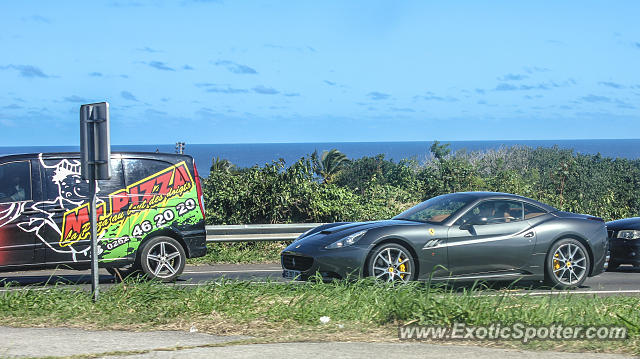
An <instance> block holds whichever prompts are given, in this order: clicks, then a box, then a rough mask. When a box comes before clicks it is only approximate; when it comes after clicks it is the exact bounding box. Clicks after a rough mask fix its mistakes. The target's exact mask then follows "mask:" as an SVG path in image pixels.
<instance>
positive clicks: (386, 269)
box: [373, 248, 412, 282]
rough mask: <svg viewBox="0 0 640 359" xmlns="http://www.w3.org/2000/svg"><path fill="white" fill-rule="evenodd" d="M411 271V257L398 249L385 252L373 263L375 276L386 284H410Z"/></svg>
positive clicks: (379, 254) (377, 256) (389, 249)
mask: <svg viewBox="0 0 640 359" xmlns="http://www.w3.org/2000/svg"><path fill="white" fill-rule="evenodd" d="M411 270H412V268H411V262H410V261H409V255H408V254H407V253H405V252H404V251H402V250H400V249H397V248H387V249H385V250H383V251H382V252H380V253H378V255H376V258H375V259H374V261H373V275H374V276H375V278H376V279H379V280H382V281H386V282H395V281H402V282H408V281H409V278H411Z"/></svg>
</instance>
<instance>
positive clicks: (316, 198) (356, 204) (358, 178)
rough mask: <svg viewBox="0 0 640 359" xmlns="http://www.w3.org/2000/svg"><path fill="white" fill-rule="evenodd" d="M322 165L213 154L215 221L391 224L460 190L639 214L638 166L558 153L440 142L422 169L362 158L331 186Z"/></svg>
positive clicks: (209, 187)
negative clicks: (238, 160)
mask: <svg viewBox="0 0 640 359" xmlns="http://www.w3.org/2000/svg"><path fill="white" fill-rule="evenodd" d="M336 152H338V153H337V154H336V155H341V153H339V151H336ZM314 159H315V161H314ZM315 162H317V159H316V158H315V157H314V156H313V155H312V156H311V157H310V158H301V159H300V160H299V161H297V162H295V163H294V164H292V165H291V166H289V167H287V166H286V164H285V162H284V161H283V160H278V161H274V162H272V163H268V164H266V165H264V166H263V167H258V166H255V167H251V168H242V169H238V168H235V167H234V166H233V165H231V164H230V163H228V161H226V160H221V159H219V158H215V159H214V160H213V161H212V167H211V173H210V175H209V177H208V178H206V179H204V181H203V190H204V194H205V202H206V208H207V223H209V224H243V223H296V222H336V221H363V220H376V219H385V218H390V217H392V216H394V215H396V214H398V213H400V212H401V211H403V210H405V209H407V208H409V207H411V206H412V205H415V204H417V203H418V202H420V201H423V200H426V199H428V198H431V197H434V196H437V195H441V194H445V193H451V192H461V191H495V192H508V193H514V194H519V195H523V196H526V197H531V198H534V199H537V200H540V201H542V202H545V203H547V204H550V205H552V206H555V207H557V208H558V209H561V210H566V211H572V212H579V213H588V214H592V215H596V216H600V217H602V218H604V219H606V220H610V219H617V218H624V217H629V216H633V215H635V214H637V213H638V212H639V210H640V162H639V161H637V160H628V159H621V158H617V159H612V158H604V157H602V156H600V155H584V154H578V153H575V152H573V151H572V150H565V149H559V148H537V149H532V148H529V147H520V146H515V147H509V148H501V149H498V150H489V151H483V152H471V153H467V152H465V151H458V152H456V153H451V151H450V150H449V148H448V144H440V143H438V142H434V144H433V145H432V146H431V149H430V151H429V152H428V153H427V159H426V160H425V161H424V162H423V163H418V162H417V161H416V160H415V159H413V160H403V161H400V162H394V161H389V160H386V159H385V158H384V155H378V156H374V157H363V158H360V159H356V160H351V161H348V162H344V163H343V164H342V165H341V166H340V169H339V171H337V172H336V173H335V174H333V175H332V176H334V177H333V180H332V181H326V178H323V177H320V176H318V175H317V173H318V172H319V171H318V168H317V163H315Z"/></svg>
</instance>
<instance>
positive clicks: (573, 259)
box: [552, 243, 587, 285]
mask: <svg viewBox="0 0 640 359" xmlns="http://www.w3.org/2000/svg"><path fill="white" fill-rule="evenodd" d="M586 265H587V257H586V254H585V253H584V251H583V250H582V249H581V248H580V247H578V246H577V245H575V244H572V243H567V244H563V245H561V246H560V247H558V249H556V251H555V253H553V263H552V268H553V275H554V276H555V277H556V279H557V280H558V281H559V282H560V283H562V284H566V285H573V284H575V283H578V282H580V280H581V279H582V278H583V277H584V276H585V275H586V273H587V267H586Z"/></svg>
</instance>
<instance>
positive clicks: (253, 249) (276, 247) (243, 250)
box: [187, 242, 291, 264]
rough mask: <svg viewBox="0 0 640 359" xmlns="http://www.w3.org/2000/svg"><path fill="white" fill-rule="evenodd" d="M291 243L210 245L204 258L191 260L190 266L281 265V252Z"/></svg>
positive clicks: (189, 260)
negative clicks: (231, 264)
mask: <svg viewBox="0 0 640 359" xmlns="http://www.w3.org/2000/svg"><path fill="white" fill-rule="evenodd" d="M289 243H291V242H237V243H209V244H207V254H206V255H205V256H204V257H199V258H191V259H188V260H187V263H188V264H229V263H233V264H247V263H279V262H280V252H281V251H282V250H283V249H285V247H286V246H287V245H289Z"/></svg>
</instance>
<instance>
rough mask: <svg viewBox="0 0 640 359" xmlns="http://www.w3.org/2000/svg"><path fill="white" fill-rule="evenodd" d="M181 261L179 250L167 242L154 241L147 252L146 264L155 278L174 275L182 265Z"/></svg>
mask: <svg viewBox="0 0 640 359" xmlns="http://www.w3.org/2000/svg"><path fill="white" fill-rule="evenodd" d="M181 261H182V258H181V256H180V251H179V250H178V248H176V247H175V246H174V245H173V244H171V243H169V242H164V241H162V242H158V243H156V244H155V245H154V246H153V247H151V248H150V249H149V254H147V266H148V267H149V270H150V271H151V273H152V274H153V276H154V277H157V278H169V277H171V276H174V275H175V274H176V273H177V272H178V270H179V268H180V266H181V265H182V263H181Z"/></svg>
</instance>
